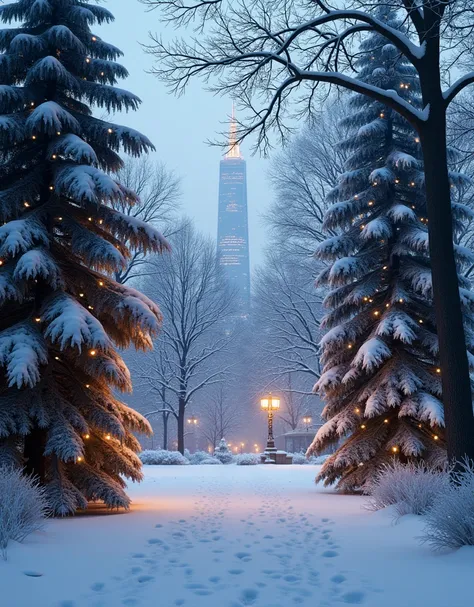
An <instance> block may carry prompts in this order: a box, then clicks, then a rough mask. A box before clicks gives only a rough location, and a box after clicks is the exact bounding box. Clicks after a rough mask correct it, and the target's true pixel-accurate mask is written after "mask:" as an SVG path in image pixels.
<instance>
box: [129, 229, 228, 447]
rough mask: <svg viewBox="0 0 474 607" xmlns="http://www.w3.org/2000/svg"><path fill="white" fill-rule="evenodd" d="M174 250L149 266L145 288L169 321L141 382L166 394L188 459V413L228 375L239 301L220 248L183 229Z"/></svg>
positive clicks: (176, 237)
mask: <svg viewBox="0 0 474 607" xmlns="http://www.w3.org/2000/svg"><path fill="white" fill-rule="evenodd" d="M171 246H172V251H173V252H172V254H170V255H167V256H166V255H165V256H161V257H160V258H155V259H153V260H152V261H151V262H150V264H151V265H152V275H151V276H149V277H147V278H145V279H144V281H143V284H142V287H141V288H142V290H143V291H144V292H145V293H146V294H147V295H148V296H150V297H152V298H153V299H156V301H159V302H160V308H161V311H162V313H163V317H164V318H163V329H162V333H161V335H160V337H159V338H158V340H157V342H156V348H157V351H158V353H154V354H153V353H152V354H151V355H150V356H148V357H147V358H146V360H145V362H144V364H143V365H142V368H141V370H140V371H139V372H138V373H137V377H138V378H139V379H140V380H141V381H142V382H145V383H147V384H148V386H149V389H150V390H152V391H154V392H155V393H157V394H158V395H161V394H162V389H163V388H166V398H163V399H162V400H161V402H164V403H165V406H164V407H163V409H166V410H168V409H169V410H171V415H172V416H173V417H174V418H175V419H176V421H177V426H178V450H179V451H181V453H183V452H184V425H185V412H186V408H187V407H188V405H189V404H190V402H191V401H192V399H193V398H195V397H196V396H197V394H198V393H199V392H200V391H201V390H203V389H204V388H207V387H209V386H212V385H215V384H218V383H220V382H222V381H223V380H224V378H225V377H226V373H227V372H228V366H226V365H222V364H221V359H220V355H222V353H223V352H224V351H225V350H226V348H227V347H228V345H229V343H230V341H231V339H232V335H231V334H229V332H228V331H226V328H227V326H228V323H229V322H230V321H228V319H229V316H230V315H231V314H232V312H233V306H234V302H235V297H234V292H233V291H232V290H231V289H230V288H229V287H228V285H227V284H226V283H225V281H224V280H223V277H222V275H221V273H220V269H219V266H218V264H217V261H216V252H215V244H214V243H213V242H212V241H210V240H208V239H206V238H204V237H203V236H201V235H200V234H199V233H197V232H196V230H195V228H194V227H193V226H192V224H190V223H189V222H188V221H186V222H184V224H183V225H182V226H180V229H178V230H177V231H176V233H175V236H174V237H173V239H172V240H171ZM226 321H227V322H226ZM159 409H160V407H159V408H158V411H159Z"/></svg>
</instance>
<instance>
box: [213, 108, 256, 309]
mask: <svg viewBox="0 0 474 607" xmlns="http://www.w3.org/2000/svg"><path fill="white" fill-rule="evenodd" d="M218 215H219V217H218V225H217V255H218V259H219V264H220V266H221V267H222V268H223V270H224V274H225V276H226V277H227V279H228V280H229V282H230V284H231V285H233V286H234V288H235V289H236V292H237V298H238V310H239V311H238V314H239V315H240V316H243V317H246V316H248V314H249V312H250V261H249V230H248V212H247V167H246V162H245V160H244V159H243V157H242V155H241V153H240V148H239V144H238V142H237V122H236V120H235V116H234V106H232V119H231V121H230V129H229V151H228V152H227V154H226V155H225V156H224V158H223V159H222V160H221V162H220V168H219V210H218Z"/></svg>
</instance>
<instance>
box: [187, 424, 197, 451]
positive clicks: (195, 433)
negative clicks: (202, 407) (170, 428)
mask: <svg viewBox="0 0 474 607" xmlns="http://www.w3.org/2000/svg"><path fill="white" fill-rule="evenodd" d="M197 425H198V418H197V417H195V416H194V415H191V417H188V426H192V427H194V428H196V427H197ZM193 432H194V439H195V442H196V447H195V451H198V447H199V445H198V435H197V432H196V430H193Z"/></svg>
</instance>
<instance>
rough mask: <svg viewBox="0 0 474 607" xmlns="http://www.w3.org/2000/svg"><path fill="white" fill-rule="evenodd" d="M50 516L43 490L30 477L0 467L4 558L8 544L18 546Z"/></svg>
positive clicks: (0, 528) (0, 545) (0, 536)
mask: <svg viewBox="0 0 474 607" xmlns="http://www.w3.org/2000/svg"><path fill="white" fill-rule="evenodd" d="M48 514H49V507H48V502H47V500H46V496H45V490H44V489H43V487H40V486H39V484H38V482H37V480H36V479H35V478H34V477H31V476H24V475H23V474H22V473H21V470H19V469H17V468H13V467H7V466H2V467H0V553H1V554H2V556H3V558H4V559H6V558H7V546H8V542H9V541H10V540H14V541H16V542H21V541H23V540H24V539H25V537H26V536H27V535H29V534H30V533H33V532H34V531H38V530H39V529H41V528H42V527H43V525H44V521H45V518H46V516H47V515H48Z"/></svg>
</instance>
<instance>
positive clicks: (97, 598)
mask: <svg viewBox="0 0 474 607" xmlns="http://www.w3.org/2000/svg"><path fill="white" fill-rule="evenodd" d="M315 473H316V469H315V468H314V467H312V466H291V467H289V466H281V467H269V466H258V467H251V468H247V467H236V466H197V467H196V466H187V467H160V468H158V467H148V468H147V469H146V476H147V479H146V482H145V483H143V484H141V485H139V486H135V487H132V488H131V494H132V496H133V499H134V508H133V512H131V513H130V514H127V515H107V514H103V515H98V516H93V517H92V516H82V517H77V518H75V519H72V520H71V519H69V520H58V521H52V522H51V523H50V524H49V525H48V528H47V529H46V530H45V532H44V533H41V534H37V535H36V536H35V537H34V538H33V539H32V540H30V541H28V543H26V544H25V545H23V546H17V545H16V546H13V547H12V549H11V551H10V555H9V561H8V562H7V563H3V562H1V561H0V584H1V588H2V598H5V597H7V598H6V601H5V602H3V600H2V603H1V604H2V607H27V606H28V607H29V606H34V607H120V606H122V605H124V606H131V607H133V606H135V605H136V606H137V607H155V606H156V607H174V606H180V605H182V606H184V607H204V606H205V607H245V606H247V605H250V606H254V607H291V606H293V605H294V606H298V605H301V606H303V607H306V606H307V607H333V606H334V607H337V606H340V607H343V606H344V605H347V604H349V605H365V606H366V607H423V606H424V605H429V606H430V607H467V606H468V605H470V604H471V583H470V579H471V575H472V573H471V572H472V570H473V566H474V549H470V548H468V549H463V550H461V551H458V552H456V553H452V554H448V555H443V556H439V555H433V554H432V553H431V552H430V551H429V550H428V548H426V547H423V546H420V545H419V543H418V542H417V540H416V539H415V538H416V536H417V535H419V533H420V529H421V522H420V520H418V519H417V518H416V517H405V518H404V519H403V520H402V521H401V522H400V523H399V524H398V525H393V523H392V519H391V517H390V514H389V513H387V512H383V513H377V514H372V513H368V512H366V511H365V510H364V509H363V508H362V505H363V503H364V499H363V498H360V497H350V496H336V495H333V494H331V493H329V492H325V491H322V490H321V489H320V488H317V487H315V486H314V483H313V479H314V476H315ZM25 571H26V572H29V573H38V574H41V576H39V577H31V576H29V575H25ZM5 590H6V593H5Z"/></svg>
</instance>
